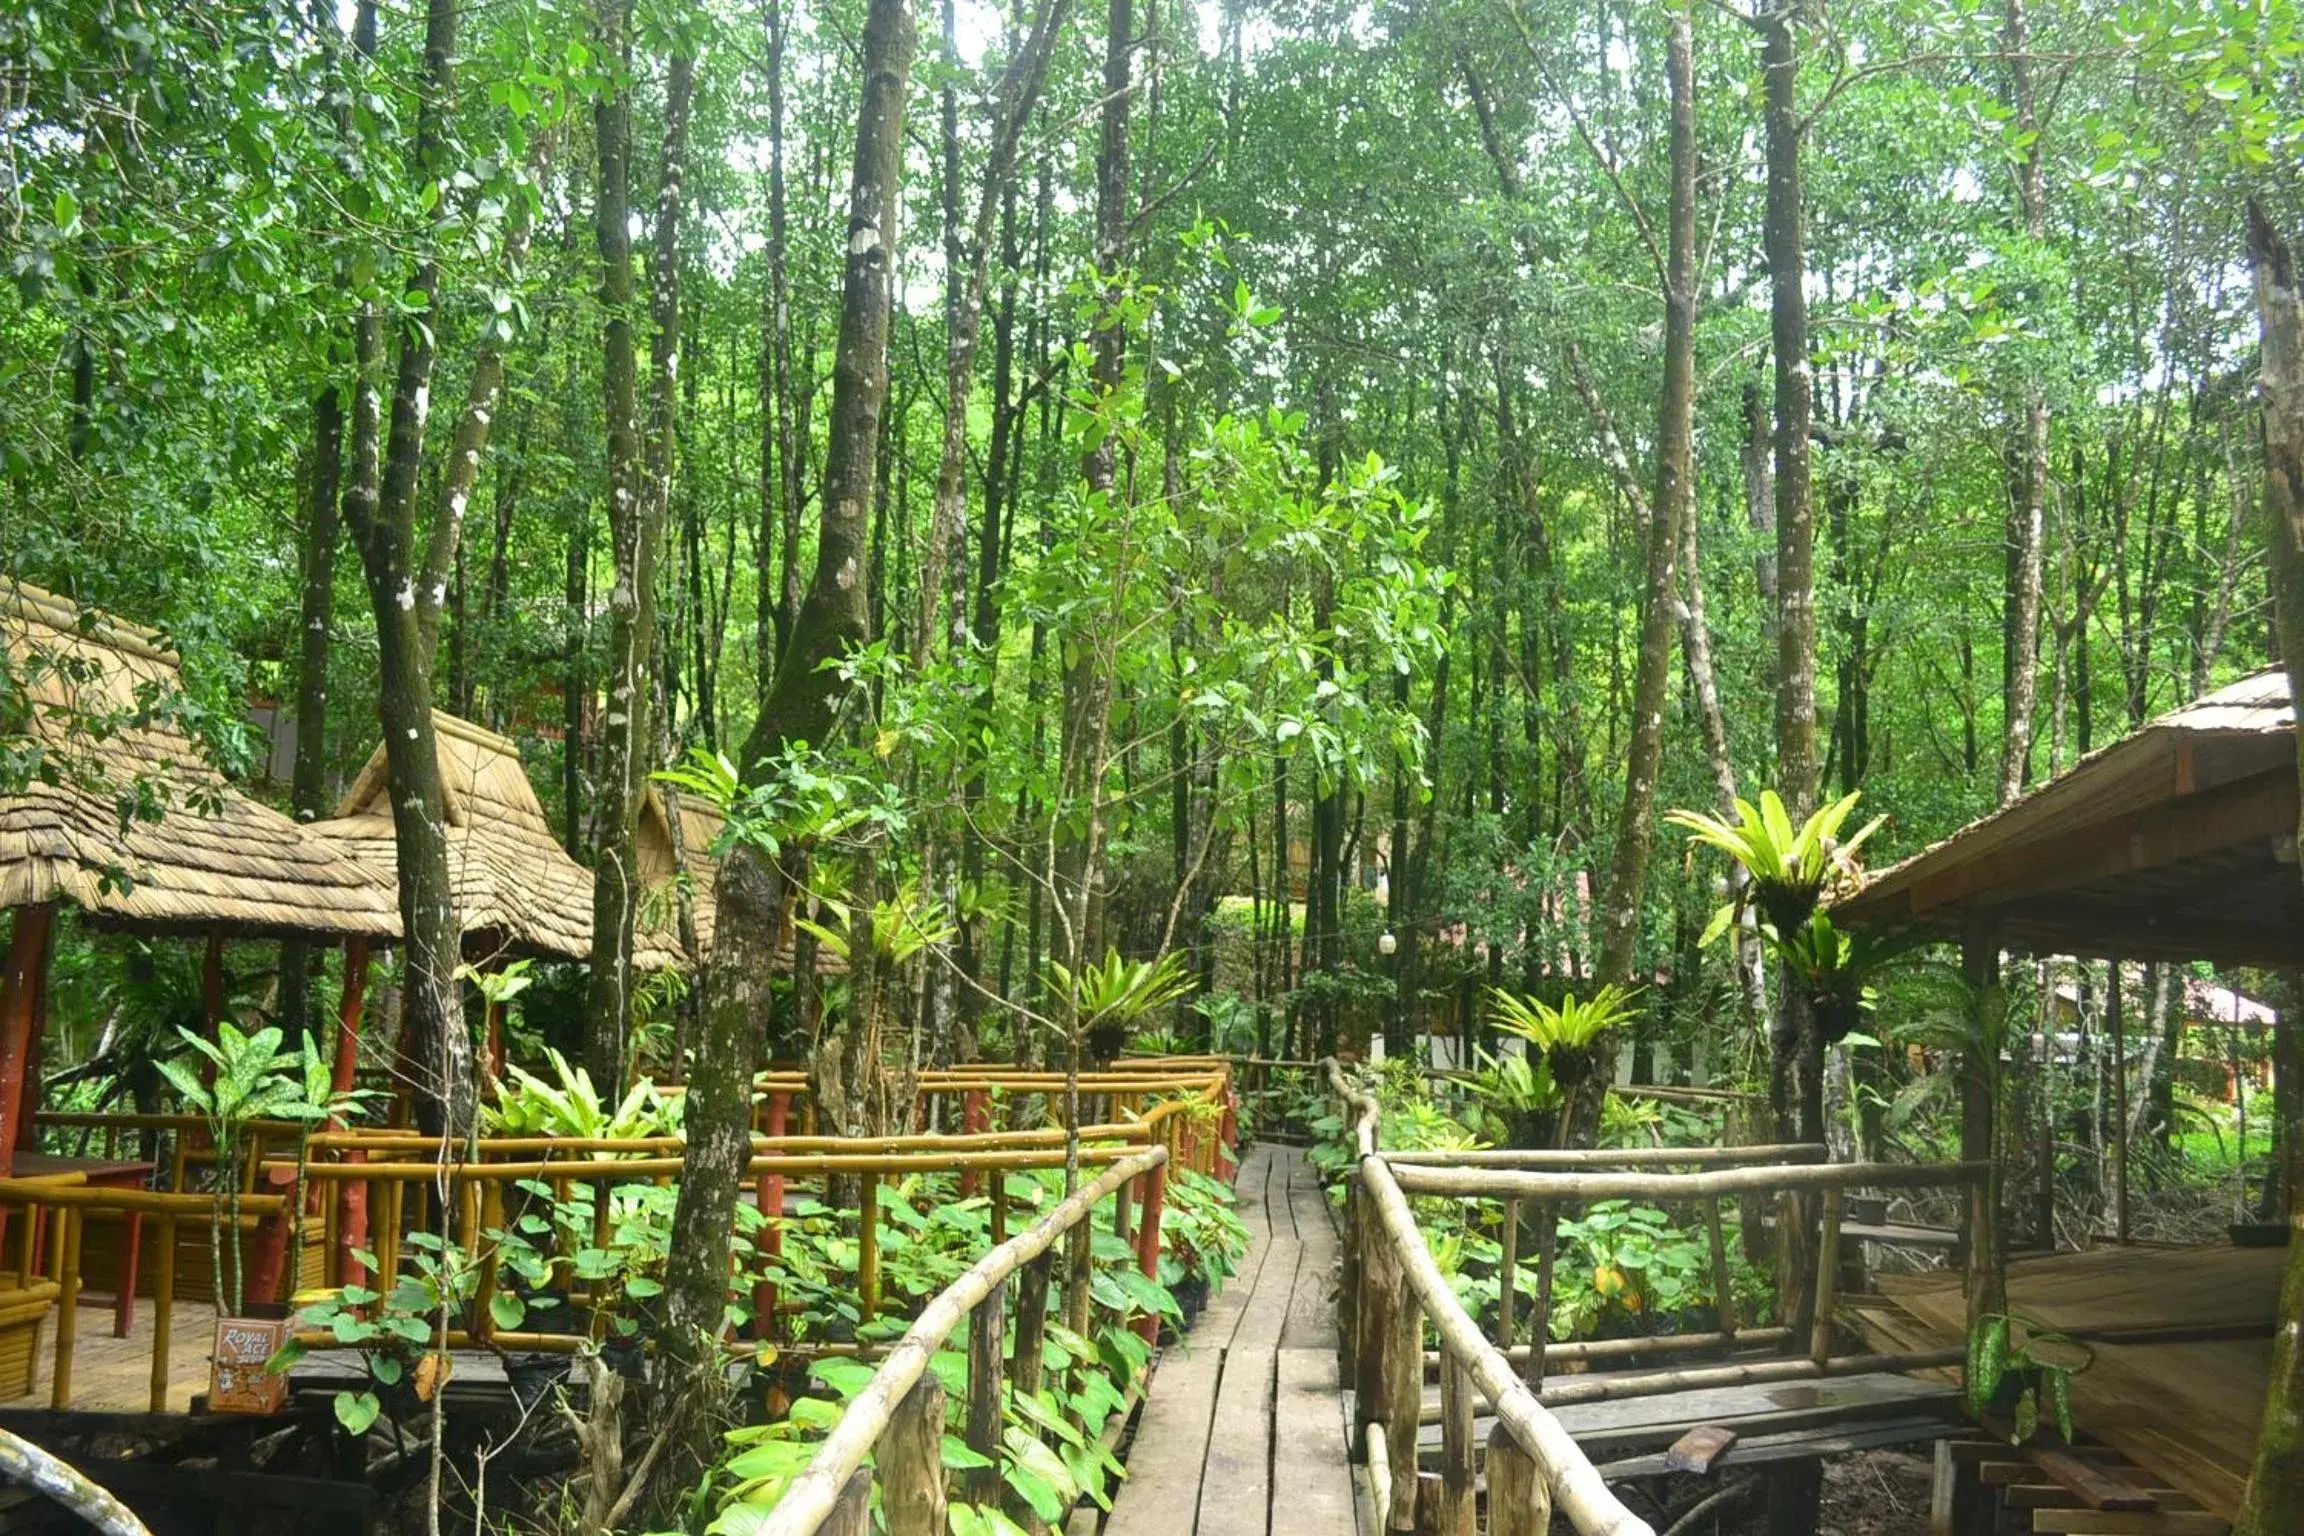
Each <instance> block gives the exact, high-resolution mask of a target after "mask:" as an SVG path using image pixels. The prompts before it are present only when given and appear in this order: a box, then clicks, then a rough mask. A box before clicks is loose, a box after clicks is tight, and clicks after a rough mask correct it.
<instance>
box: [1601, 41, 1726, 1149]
mask: <svg viewBox="0 0 2304 1536" xmlns="http://www.w3.org/2000/svg"><path fill="white" fill-rule="evenodd" d="M1667 26H1668V28H1669V33H1668V41H1667V45H1666V54H1665V70H1666V73H1667V75H1668V76H1669V78H1670V81H1671V91H1672V130H1671V177H1672V193H1671V203H1670V211H1669V213H1668V214H1667V216H1666V220H1667V225H1668V229H1667V234H1666V253H1665V265H1664V273H1663V277H1664V393H1663V400H1662V404H1661V407H1660V409H1659V411H1658V413H1657V423H1656V507H1655V516H1653V517H1652V518H1650V519H1649V521H1648V569H1647V578H1646V580H1645V582H1644V583H1643V588H1642V600H1643V612H1642V614H1641V620H1640V658H1639V663H1638V666H1637V668H1636V669H1635V673H1634V679H1633V685H1632V729H1631V735H1630V741H1629V749H1628V751H1627V753H1626V761H1625V767H1624V799H1623V803H1622V805H1621V806H1620V808H1619V810H1618V814H1617V818H1616V847H1615V858H1614V862H1613V864H1612V866H1611V868H1610V871H1609V877H1608V891H1607V895H1606V896H1605V897H1604V898H1603V899H1602V901H1601V907H1600V955H1599V964H1598V968H1597V979H1598V980H1599V981H1601V982H1602V983H1609V982H1613V983H1616V984H1619V985H1623V984H1628V983H1629V982H1630V981H1631V980H1632V976H1633V964H1634V961H1635V960H1636V959H1637V957H1638V952H1639V942H1640V913H1641V908H1642V906H1643V905H1644V901H1643V897H1644V896H1645V894H1646V890H1647V881H1648V851H1649V845H1650V842H1651V839H1652V837H1653V833H1654V823H1655V816H1654V812H1655V806H1656V777H1657V773H1658V770H1659V768H1660V767H1661V765H1662V762H1663V755H1664V706H1665V699H1666V695H1667V693H1668V692H1669V690H1670V687H1671V682H1672V630H1673V626H1674V620H1675V617H1676V613H1675V609H1676V606H1677V605H1676V603H1675V602H1674V593H1673V587H1674V580H1675V573H1676V571H1677V569H1678V566H1679V558H1680V541H1681V530H1682V528H1683V527H1684V526H1685V524H1686V520H1687V519H1688V517H1689V516H1690V514H1691V504H1692V501H1693V498H1694V491H1695V416H1696V65H1695V44H1694V42H1693V40H1692V28H1691V25H1690V22H1689V19H1688V13H1687V11H1686V10H1684V9H1680V8H1677V7H1675V8H1674V9H1673V11H1672V12H1671V14H1670V18H1669V21H1668V22H1667ZM1595 1055H1596V1058H1597V1059H1596V1062H1595V1065H1594V1068H1593V1074H1592V1075H1593V1078H1594V1080H1595V1084H1596V1086H1604V1085H1605V1084H1606V1083H1607V1082H1608V1080H1609V1079H1610V1078H1611V1077H1612V1076H1613V1075H1614V1067H1615V1057H1616V1041H1615V1038H1614V1036H1613V1033H1611V1034H1610V1035H1609V1036H1606V1037H1604V1039H1603V1042H1602V1044H1601V1046H1600V1048H1599V1050H1598V1051H1597V1052H1596V1053H1595ZM1600 1097H1601V1094H1600V1093H1598V1092H1595V1093H1591V1094H1585V1095H1580V1096H1579V1097H1578V1100H1577V1103H1576V1106H1575V1111H1576V1112H1575V1120H1574V1121H1573V1122H1571V1123H1570V1130H1571V1134H1572V1135H1573V1136H1574V1137H1575V1138H1576V1142H1575V1144H1584V1143H1585V1142H1586V1141H1588V1139H1589V1138H1590V1136H1591V1135H1592V1133H1593V1132H1594V1131H1596V1130H1597V1128H1598V1125H1599V1111H1600V1106H1599V1100H1600ZM1587 1099H1588V1100H1590V1103H1589V1104H1587V1103H1586V1102H1585V1100H1587Z"/></svg>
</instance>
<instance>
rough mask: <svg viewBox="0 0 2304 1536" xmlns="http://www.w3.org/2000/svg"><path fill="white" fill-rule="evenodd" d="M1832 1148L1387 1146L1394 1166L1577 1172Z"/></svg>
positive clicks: (1812, 1158)
mask: <svg viewBox="0 0 2304 1536" xmlns="http://www.w3.org/2000/svg"><path fill="white" fill-rule="evenodd" d="M1829 1152H1830V1149H1829V1148H1827V1147H1825V1146H1824V1145H1823V1144H1821V1143H1819V1142H1809V1141H1786V1142H1777V1143H1775V1144H1773V1145H1769V1146H1750V1147H1591V1148H1585V1147H1577V1148H1565V1149H1563V1148H1552V1147H1546V1148H1535V1149H1529V1150H1516V1149H1511V1148H1495V1147H1487V1148H1479V1149H1466V1150H1451V1149H1445V1148H1435V1149H1432V1150H1427V1151H1414V1152H1387V1153H1385V1154H1384V1157H1385V1160H1386V1161H1387V1162H1389V1163H1391V1165H1392V1166H1393V1167H1394V1168H1395V1169H1402V1168H1522V1169H1528V1170H1531V1171H1537V1172H1548V1171H1568V1172H1576V1171H1583V1170H1589V1169H1598V1168H1678V1167H1688V1168H1728V1167H1739V1166H1743V1165H1747V1164H1755V1163H1761V1164H1767V1165H1769V1166H1782V1165H1785V1164H1795V1163H1821V1162H1823V1161H1824V1160H1825V1159H1826V1157H1827V1156H1828V1155H1829Z"/></svg>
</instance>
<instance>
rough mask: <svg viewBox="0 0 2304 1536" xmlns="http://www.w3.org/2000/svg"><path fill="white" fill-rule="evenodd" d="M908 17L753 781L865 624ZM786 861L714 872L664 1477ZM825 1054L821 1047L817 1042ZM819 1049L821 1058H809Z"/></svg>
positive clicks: (859, 193)
mask: <svg viewBox="0 0 2304 1536" xmlns="http://www.w3.org/2000/svg"><path fill="white" fill-rule="evenodd" d="M912 49H913V21H912V10H911V7H910V5H909V4H908V3H906V0H871V3H870V6H869V9H868V10H867V13H866V16H865V23H864V49H863V73H864V78H863V90H862V92H861V101H860V104H859V107H858V111H857V127H856V153H855V163H854V172H853V175H852V176H851V178H850V182H849V191H848V220H847V227H846V229H845V230H844V231H843V234H844V239H843V242H842V246H841V250H842V255H843V261H844V264H845V277H844V281H843V285H842V290H841V308H840V337H839V345H838V350H837V353H836V355H835V360H834V367H833V383H832V417H831V421H830V423H829V426H830V436H829V439H828V443H827V453H826V458H825V465H824V498H823V517H822V523H821V530H820V533H819V535H818V540H817V558H816V570H815V574H814V577H813V579H812V580H811V581H810V583H809V588H808V596H807V599H806V601H805V603H804V604H803V605H802V606H801V608H800V610H799V614H798V616H797V622H796V624H795V626H794V628H793V630H792V634H791V639H790V643H789V644H788V645H787V647H786V654H785V656H784V658H783V662H782V664H781V665H780V666H779V667H778V669H777V674H776V682H775V686H774V688H773V690H772V691H771V692H770V694H769V697H768V699H767V702H766V706H765V707H764V708H763V709H762V710H761V712H760V717H759V719H758V720H757V721H755V722H754V725H753V729H752V734H751V737H750V738H749V739H748V740H747V741H746V743H745V745H744V750H743V753H742V757H741V763H742V771H743V772H744V774H745V776H746V778H747V780H748V781H749V782H752V783H758V782H760V781H761V780H762V779H763V778H764V777H765V776H766V775H767V774H768V773H770V772H772V771H773V769H774V763H775V761H776V759H778V758H779V757H780V756H781V755H782V753H783V752H784V750H785V749H786V748H787V747H788V746H789V745H791V744H792V743H794V742H802V741H805V742H808V743H810V744H820V743H823V742H826V741H827V740H829V739H830V738H831V737H832V736H833V735H834V733H835V731H836V729H837V726H838V720H837V714H836V704H837V702H838V701H837V698H836V694H835V690H836V689H837V688H838V687H839V686H840V685H839V682H838V679H837V678H836V677H834V676H833V674H832V673H831V672H829V671H827V670H826V668H825V666H824V663H825V662H827V661H832V660H836V659H837V658H839V657H840V656H842V655H844V654H846V653H847V652H848V651H849V650H851V649H852V648H854V647H855V646H857V645H859V644H862V643H863V642H864V640H865V639H866V637H867V624H868V622H869V616H868V614H867V612H866V609H865V591H864V583H863V581H862V579H861V578H862V575H863V559H864V542H865V538H866V533H867V527H868V523H869V519H870V517H871V508H872V499H873V481H874V468H875V465H876V463H877V460H878V450H879V439H880V417H881V410H882V407H883V405H884V403H885V401H886V398H887V391H888V377H887V349H888V314H889V284H888V278H889V273H890V270H891V268H892V266H893V261H894V252H893V250H892V249H891V247H890V241H891V239H892V238H893V234H894V231H893V229H892V228H891V227H890V224H889V216H890V213H891V210H892V209H893V207H894V204H895V199H896V188H897V176H898V174H899V172H900V170H901V167H902V156H901V151H902V144H903V135H904V98H905V93H906V90H907V87H908V84H909V82H910V78H911V71H912ZM786 890H787V882H786V872H785V871H784V870H782V869H780V868H779V867H777V866H776V865H775V864H774V863H772V862H770V861H769V860H768V859H767V858H766V857H764V856H763V854H762V853H761V852H760V851H759V850H758V849H757V848H756V847H754V846H753V845H752V844H749V843H739V844H738V845H737V846H736V847H734V848H733V849H731V850H730V851H729V854H728V857H727V859H726V860H725V861H724V862H723V863H722V865H721V869H720V877H719V883H718V886H717V900H718V917H717V931H716V937H715V940H714V963H713V965H712V967H711V969H710V971H709V972H708V973H707V975H706V978H705V986H704V1006H703V1010H702V1017H701V1020H700V1025H699V1029H698V1034H697V1050H696V1062H695V1067H694V1070H693V1071H692V1073H691V1075H690V1078H689V1083H690V1087H689V1090H688V1108H687V1135H688V1146H687V1151H686V1153H685V1155H684V1158H683V1162H682V1172H681V1180H680V1198H679V1203H678V1204H677V1205H676V1206H675V1208H674V1211H673V1216H672V1249H673V1251H675V1252H677V1253H680V1254H681V1255H683V1256H684V1262H683V1263H682V1264H681V1265H679V1266H676V1267H675V1269H674V1271H673V1273H672V1274H671V1276H670V1277H669V1280H668V1283H667V1286H666V1296H665V1320H664V1326H663V1333H662V1337H661V1340H660V1342H661V1345H662V1350H663V1359H664V1362H665V1368H666V1372H667V1376H668V1385H669V1386H670V1389H671V1400H672V1402H673V1403H674V1404H675V1405H676V1406H677V1407H678V1408H679V1411H681V1412H682V1413H683V1414H684V1415H685V1416H686V1417H684V1419H683V1420H682V1421H681V1425H680V1426H679V1432H678V1433H677V1434H676V1435H675V1436H674V1443H675V1444H676V1445H677V1446H678V1447H679V1449H680V1452H681V1454H679V1455H677V1456H673V1457H668V1458H666V1461H665V1464H664V1472H663V1474H662V1476H661V1477H660V1479H659V1486H660V1487H662V1488H664V1489H666V1490H682V1489H686V1488H687V1487H690V1486H692V1485H693V1483H694V1480H695V1473H696V1469H697V1468H698V1467H699V1466H701V1465H703V1464H705V1463H706V1462H708V1461H709V1460H710V1458H711V1456H712V1453H713V1451H714V1449H715V1446H716V1440H715V1437H714V1436H713V1435H712V1433H711V1427H712V1420H711V1417H710V1414H709V1411H708V1409H709V1401H708V1400H709V1398H710V1397H711V1396H712V1395H713V1394H712V1388H711V1385H710V1382H711V1377H712V1373H711V1371H710V1363H711V1361H712V1359H713V1350H714V1340H715V1339H716V1338H717V1336H718V1334H719V1328H720V1315H721V1307H722V1304H723V1302H724V1300H725V1297H726V1293H727V1285H728V1253H729V1246H728V1240H729V1234H730V1232H731V1231H732V1229H733V1228H734V1226H735V1211H736V1202H737V1197H738V1195H739V1193H740V1191H741V1189H742V1186H743V1175H744V1166H745V1163H746V1161H747V1159H748V1158H749V1156H750V1154H751V1139H750V1134H749V1133H750V1129H751V1118H752V1077H753V1074H754V1073H755V1072H756V1071H757V1070H758V1068H759V1062H760V1051H761V1046H762V1042H763V1038H764V1035H765V1031H764V1030H763V1029H762V1028H761V1021H762V1020H763V1019H764V1018H766V1017H767V1015H768V1012H769V977H770V974H771V970H772V968H773V966H774V964H775V960H776V945H777V939H778V935H779V931H780V929H781V926H782V919H783V913H784V908H785V905H786V901H787V896H786ZM826 1054H829V1052H827V1053H826ZM821 1071H822V1064H821V1063H819V1072H820V1073H821ZM827 1086H830V1087H832V1088H834V1089H835V1090H836V1091H835V1092H834V1093H833V1094H831V1095H828V1096H826V1107H827V1111H828V1118H829V1119H830V1120H831V1122H832V1125H833V1127H835V1128H838V1129H841V1130H847V1129H850V1127H849V1126H848V1125H847V1124H846V1123H845V1121H844V1120H843V1119H842V1114H843V1106H844V1105H845V1104H846V1103H847V1102H849V1095H850V1094H852V1093H853V1092H854V1091H855V1087H856V1085H854V1084H853V1083H834V1084H829V1085H827Z"/></svg>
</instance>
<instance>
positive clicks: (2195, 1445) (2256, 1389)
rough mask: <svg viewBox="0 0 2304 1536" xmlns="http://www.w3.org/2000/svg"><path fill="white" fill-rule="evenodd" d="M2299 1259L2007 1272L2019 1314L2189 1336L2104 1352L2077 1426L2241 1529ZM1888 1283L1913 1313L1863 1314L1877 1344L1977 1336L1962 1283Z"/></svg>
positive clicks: (2210, 1254)
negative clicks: (2281, 1319)
mask: <svg viewBox="0 0 2304 1536" xmlns="http://www.w3.org/2000/svg"><path fill="white" fill-rule="evenodd" d="M2286 1258H2287V1255H2286V1253H2285V1252H2284V1251H2283V1250H2281V1249H2278V1248H2160V1247H2127V1248H2097V1249H2092V1250H2090V1251H2088V1252H2085V1253H2062V1254H2057V1255H2055V1256H2053V1257H2041V1258H2036V1259H2025V1260H2019V1261H2018V1262H2016V1263H2013V1264H2011V1265H2009V1267H2008V1291H2009V1298H2010V1306H2011V1308H2012V1309H2013V1310H2014V1311H2015V1312H2017V1313H2018V1314H2019V1315H2021V1316H2024V1317H2029V1318H2037V1319H2038V1320H2039V1321H2040V1322H2042V1323H2043V1324H2045V1325H2047V1326H2049V1327H2052V1328H2061V1329H2065V1330H2067V1331H2070V1332H2073V1333H2078V1334H2083V1335H2087V1334H2100V1333H2107V1332H2111V1333H2120V1332H2135V1331H2143V1330H2158V1331H2162V1332H2164V1333H2178V1334H2187V1335H2189V1337H2162V1338H2160V1339H2157V1340H2152V1341H2144V1340H2137V1341H2133V1342H2127V1343H2108V1342H2102V1341H2096V1342H2093V1344H2092V1347H2093V1348H2094V1349H2095V1351H2096V1364H2095V1366H2094V1367H2093V1368H2092V1369H2090V1370H2088V1371H2086V1372H2085V1373H2083V1374H2082V1375H2080V1376H2079V1377H2077V1378H2076V1379H2075V1380H2074V1381H2073V1384H2072V1385H2073V1393H2072V1395H2073V1417H2074V1419H2075V1420H2076V1421H2077V1422H2078V1427H2079V1428H2080V1429H2082V1430H2084V1431H2086V1432H2087V1433H2089V1434H2091V1435H2094V1436H2095V1437H2096V1438H2097V1439H2099V1440H2102V1441H2104V1442H2105V1443H2106V1444H2108V1445H2112V1446H2115V1447H2117V1448H2118V1449H2119V1450H2120V1451H2121V1452H2122V1453H2124V1454H2125V1455H2126V1456H2128V1457H2129V1458H2130V1459H2131V1460H2133V1461H2134V1462H2135V1463H2136V1464H2137V1465H2138V1466H2140V1467H2144V1468H2147V1469H2149V1470H2150V1471H2151V1472H2153V1473H2155V1474H2157V1475H2158V1476H2159V1477H2160V1478H2163V1479H2166V1486H2169V1487H2173V1488H2176V1489H2179V1490H2181V1491H2182V1492H2184V1493H2185V1494H2187V1495H2189V1496H2190V1497H2191V1498H2193V1499H2195V1500H2197V1501H2198V1502H2199V1503H2200V1505H2201V1506H2202V1507H2203V1508H2205V1509H2207V1510H2210V1511H2212V1512H2214V1513H2215V1514H2216V1515H2218V1516H2219V1517H2221V1518H2223V1519H2226V1520H2229V1519H2231V1518H2232V1517H2233V1516H2234V1514H2235V1513H2236V1512H2237V1511H2238V1509H2239V1504H2240V1495H2241V1488H2242V1485H2243V1484H2244V1483H2245V1482H2246V1481H2247V1477H2248V1464H2249V1460H2250V1457H2251V1456H2252V1455H2253V1453H2254V1451H2255V1448H2256V1426H2257V1423H2258V1421H2259V1419H2260V1418H2261V1416H2262V1414H2263V1409H2264V1385H2265V1373H2266V1371H2267V1369H2268V1364H2269V1357H2270V1353H2271V1351H2270V1348H2269V1340H2270V1338H2271V1335H2272V1321H2273V1316H2274V1311H2275V1308H2276V1306H2277V1303H2278V1300H2279V1294H2280V1272H2281V1267H2282V1265H2283V1264H2284V1263H2285V1262H2286ZM1880 1283H1881V1289H1882V1290H1883V1291H1885V1292H1886V1293H1887V1294H1888V1295H1889V1296H1890V1297H1891V1298H1892V1299H1893V1300H1894V1301H1895V1302H1896V1303H1897V1304H1898V1306H1899V1308H1900V1313H1892V1314H1889V1315H1887V1316H1886V1317H1879V1316H1875V1315H1872V1314H1870V1313H1868V1312H1857V1313H1856V1314H1855V1315H1856V1316H1858V1317H1859V1318H1860V1319H1861V1320H1862V1321H1863V1322H1864V1324H1865V1327H1866V1331H1867V1332H1870V1333H1872V1334H1873V1335H1874V1337H1875V1338H1879V1339H1881V1340H1882V1341H1883V1342H1884V1343H1885V1342H1886V1341H1887V1340H1888V1339H1889V1338H1896V1339H1898V1340H1902V1341H1912V1342H1917V1341H1918V1338H1925V1339H1926V1341H1927V1342H1926V1343H1924V1344H1920V1346H1919V1347H1924V1348H1925V1347H1932V1346H1935V1345H1946V1346H1957V1345H1958V1344H1959V1342H1960V1340H1961V1339H1962V1338H1963V1337H1964V1335H1965V1326H1966V1325H1965V1318H1966V1303H1965V1301H1964V1299H1963V1298H1962V1296H1961V1294H1960V1277H1959V1276H1958V1275H1956V1274H1932V1275H1916V1276H1904V1277H1886V1278H1883V1279H1882V1281H1881V1282H1880ZM1915 1322H1916V1323H1917V1325H1918V1326H1917V1328H1914V1327H1913V1324H1914V1323H1915ZM1916 1336H1917V1337H1916ZM1891 1347H1903V1344H1902V1343H1901V1342H1900V1343H1898V1344H1895V1345H1892V1346H1891Z"/></svg>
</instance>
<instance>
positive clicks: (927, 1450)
mask: <svg viewBox="0 0 2304 1536" xmlns="http://www.w3.org/2000/svg"><path fill="white" fill-rule="evenodd" d="M879 1461H880V1513H881V1516H882V1517H883V1519H885V1521H886V1522H887V1536H945V1530H944V1520H945V1515H944V1383H943V1382H942V1381H941V1380H939V1379H938V1378H937V1375H936V1373H935V1372H934V1371H927V1372H924V1373H922V1375H921V1377H920V1379H919V1381H917V1382H916V1383H914V1384H913V1387H912V1390H911V1391H909V1392H907V1393H905V1394H904V1396H903V1398H902V1399H901V1400H900V1401H899V1402H898V1403H897V1404H896V1411H895V1413H894V1414H893V1415H891V1416H890V1418H889V1420H888V1428H887V1430H886V1431H885V1432H884V1433H882V1435H881V1436H880V1449H879Z"/></svg>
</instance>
